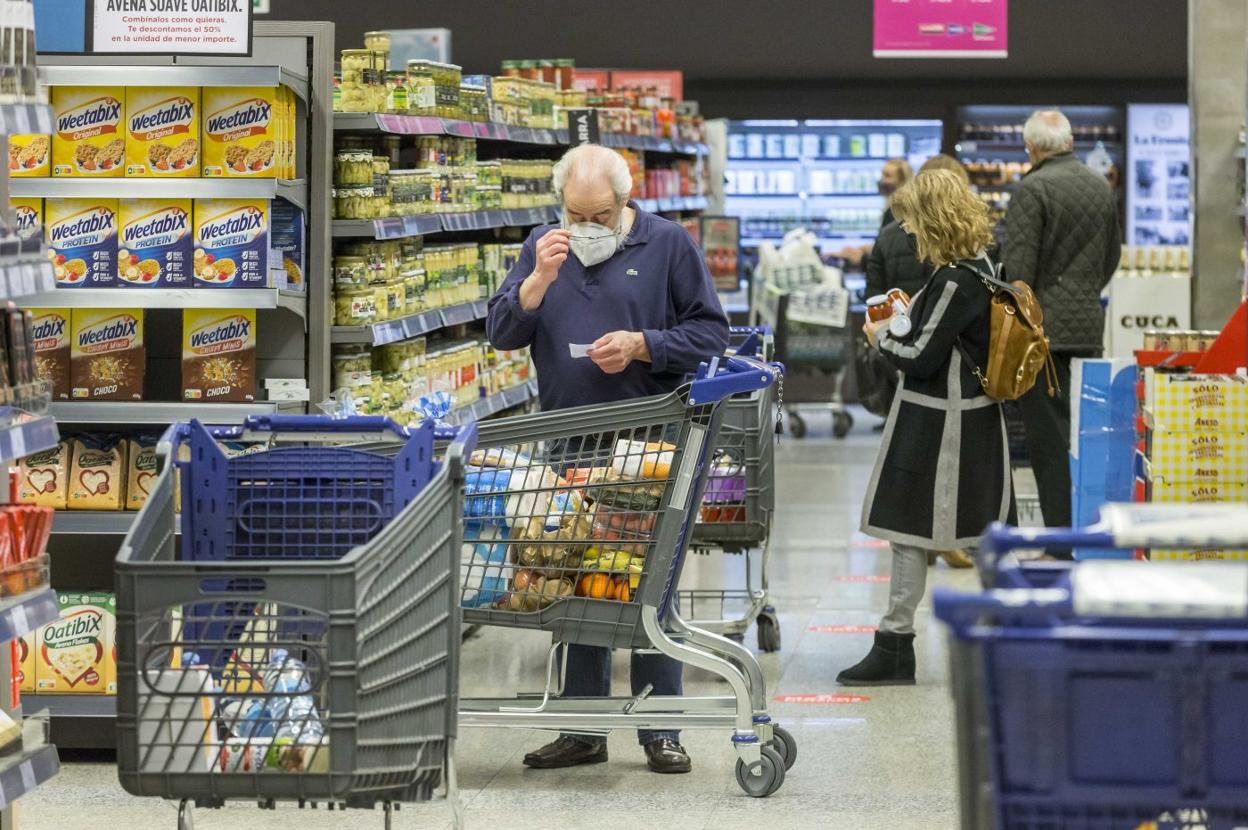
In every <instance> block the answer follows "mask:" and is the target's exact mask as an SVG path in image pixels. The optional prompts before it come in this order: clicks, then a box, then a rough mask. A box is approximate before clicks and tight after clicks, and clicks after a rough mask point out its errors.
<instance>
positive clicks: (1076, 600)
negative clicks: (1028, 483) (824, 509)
mask: <svg viewBox="0 0 1248 830" xmlns="http://www.w3.org/2000/svg"><path fill="white" fill-rule="evenodd" d="M1045 545H1058V546H1067V547H1069V546H1071V545H1076V546H1079V547H1100V548H1134V547H1147V546H1153V545H1157V546H1163V547H1167V548H1171V547H1173V548H1195V547H1241V548H1242V547H1245V546H1248V505H1243V504H1236V505H1203V504H1202V505H1189V504H1173V505H1109V506H1107V507H1105V508H1103V509H1102V513H1101V521H1100V522H1099V523H1098V524H1097V525H1095V526H1093V527H1090V528H1087V529H1081V530H1069V529H1066V530H1051V529H1050V530H1045V529H1013V528H1007V527H1004V526H1000V525H997V526H994V527H992V528H990V529H989V531H988V533H987V534H986V535H985V537H984V540H983V542H982V546H983V548H984V549H985V550H986V551H987V552H988V556H989V557H990V559H989V564H990V566H992V567H998V565H999V566H1000V568H1001V571H1002V576H1003V577H1004V576H1005V572H1006V571H1008V570H1015V571H1016V572H1015V573H1014V574H1013V575H1011V576H1010V577H1009V578H1008V579H1002V580H999V584H1001V583H1005V584H1014V585H1017V586H1025V587H1015V588H1003V589H996V590H993V591H988V592H986V593H983V594H962V593H957V592H955V591H952V590H950V589H947V588H937V589H936V591H935V594H934V606H935V612H936V615H937V616H938V617H939V618H941V619H942V620H944V621H945V622H946V623H948V624H949V626H950V628H951V630H952V637H951V644H952V661H953V672H952V675H953V680H954V697H955V701H956V711H957V724H958V756H959V765H960V777H961V786H960V795H961V806H962V827H963V828H964V830H988V828H998V830H1037V828H1054V830H1058V829H1059V828H1060V830H1084V829H1085V828H1086V829H1087V830H1092V829H1093V828H1094V829H1095V830H1120V829H1121V830H1138V828H1141V827H1145V828H1152V830H1170V828H1175V827H1176V823H1178V822H1181V823H1183V824H1191V825H1195V826H1201V827H1204V828H1206V830H1231V828H1233V827H1244V826H1248V761H1246V760H1245V759H1246V757H1248V755H1246V750H1245V747H1246V746H1248V564H1245V563H1238V562H1200V563H1181V562H1180V563H1144V562H1132V561H1124V560H1091V561H1087V562H1081V563H1079V564H1077V565H1074V566H1073V567H1072V566H1066V567H1065V568H1061V567H1055V566H1053V565H1052V564H1051V563H1050V565H1048V566H1045V567H1041V568H1027V569H1018V568H1016V567H1014V566H1011V565H1009V564H1008V563H1003V562H998V561H997V560H996V557H998V556H999V555H1000V554H1001V553H1003V552H1005V551H1009V550H1012V549H1017V548H1036V547H1043V546H1045Z"/></svg>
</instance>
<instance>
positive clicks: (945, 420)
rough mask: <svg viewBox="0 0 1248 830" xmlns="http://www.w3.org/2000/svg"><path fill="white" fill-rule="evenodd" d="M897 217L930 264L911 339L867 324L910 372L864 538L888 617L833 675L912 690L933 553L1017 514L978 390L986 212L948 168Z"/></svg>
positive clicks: (896, 406)
mask: <svg viewBox="0 0 1248 830" xmlns="http://www.w3.org/2000/svg"><path fill="white" fill-rule="evenodd" d="M892 205H893V211H894V213H895V214H896V216H897V221H898V222H899V223H900V224H901V225H902V227H903V228H904V229H905V230H906V231H907V233H910V234H912V235H913V236H914V239H915V247H916V251H917V253H918V257H919V259H920V260H922V261H924V262H927V263H929V264H930V265H931V267H932V274H931V276H930V277H928V279H927V282H926V283H925V284H924V286H923V288H922V290H921V291H920V292H919V293H918V294H916V295H915V296H914V298H913V300H912V302H911V304H910V318H911V322H912V326H911V330H910V334H908V335H906V336H905V337H894V336H893V335H892V334H890V333H889V332H888V323H887V321H883V322H880V323H871V322H868V323H867V325H866V326H865V327H864V331H865V333H866V335H867V339H868V341H870V342H871V344H872V345H873V346H874V347H875V348H877V349H879V351H880V353H881V354H882V355H883V356H884V357H885V358H886V359H887V360H888V361H889V362H890V363H891V364H892V365H893V366H895V367H896V368H897V369H898V370H900V371H901V373H902V375H903V379H902V385H901V390H900V391H899V392H898V393H897V395H896V396H895V397H894V398H893V406H892V410H891V412H890V413H889V418H888V425H887V427H886V428H885V431H884V441H883V444H882V446H881V447H880V454H879V457H878V458H877V460H876V464H875V471H874V472H873V473H872V475H871V482H870V484H869V485H868V488H867V497H866V501H865V502H864V504H863V509H862V525H861V527H862V530H863V532H864V533H867V534H870V535H872V536H876V537H878V538H880V539H885V540H887V541H888V542H890V543H891V545H892V552H893V572H892V581H891V585H890V589H889V608H888V613H887V614H885V615H884V618H883V619H882V620H881V621H880V626H879V631H878V632H877V633H876V635H875V644H874V646H873V647H872V649H871V652H870V653H869V654H868V655H867V656H866V658H865V659H863V660H862V661H861V662H859V663H858V664H857V665H855V666H853V667H852V668H849V669H846V670H845V671H843V672H841V673H840V674H839V675H838V676H837V681H838V682H839V683H842V684H844V685H847V686H884V685H910V684H913V683H914V682H915V679H914V676H915V660H914V613H915V609H917V608H918V605H919V601H920V600H921V599H922V598H923V593H924V591H925V589H926V583H927V557H928V553H929V552H930V551H942V550H951V549H954V548H963V547H968V546H971V545H973V544H974V543H975V542H976V541H977V540H978V538H979V534H980V533H981V531H983V529H984V526H985V525H987V524H988V523H989V522H992V521H994V520H1002V521H1007V520H1011V519H1012V518H1013V514H1014V500H1013V488H1012V487H1011V482H1010V476H1009V469H1010V468H1009V449H1008V445H1007V443H1006V437H1005V420H1004V418H1003V417H1002V414H1001V406H1000V404H998V403H997V402H996V401H994V400H992V399H991V398H989V397H988V396H986V395H985V394H984V393H983V390H982V389H981V388H980V385H979V382H978V381H977V380H976V378H975V373H974V369H973V367H972V365H971V363H972V362H974V363H975V364H976V365H978V366H983V365H985V364H986V363H987V360H988V322H989V308H988V306H989V299H990V298H991V292H990V289H989V287H988V285H987V283H986V282H985V280H987V279H989V278H994V277H995V275H996V269H995V268H994V266H993V263H992V261H991V260H990V259H989V258H988V255H987V254H986V253H985V249H986V248H987V247H988V245H989V244H991V242H992V229H991V224H990V222H989V220H988V211H987V208H986V207H985V206H984V204H983V202H981V201H980V200H979V199H978V198H976V197H975V196H974V194H972V193H971V192H970V191H969V190H968V189H967V187H966V183H965V182H964V181H962V179H960V178H959V177H958V176H957V175H955V174H954V173H952V172H949V171H947V170H931V171H925V172H921V173H920V174H919V175H918V176H917V177H916V178H915V179H914V180H913V181H912V182H911V183H910V184H908V185H906V186H905V187H902V188H901V189H899V190H898V191H897V193H896V194H895V195H894V196H893V201H892Z"/></svg>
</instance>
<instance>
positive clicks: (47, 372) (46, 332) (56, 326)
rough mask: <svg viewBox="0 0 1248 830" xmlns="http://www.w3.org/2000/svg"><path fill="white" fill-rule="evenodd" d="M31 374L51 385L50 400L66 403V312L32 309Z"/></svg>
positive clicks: (63, 309)
mask: <svg viewBox="0 0 1248 830" xmlns="http://www.w3.org/2000/svg"><path fill="white" fill-rule="evenodd" d="M30 313H31V315H32V317H33V323H34V325H33V331H34V335H35V373H36V375H37V376H38V378H39V380H46V381H48V382H49V383H50V384H52V398H53V399H54V400H58V401H67V400H69V315H70V311H69V309H68V308H32V309H31V310H30Z"/></svg>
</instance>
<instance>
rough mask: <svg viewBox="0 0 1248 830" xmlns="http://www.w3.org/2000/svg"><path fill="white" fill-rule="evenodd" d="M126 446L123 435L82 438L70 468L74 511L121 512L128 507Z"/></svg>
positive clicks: (71, 507)
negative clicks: (126, 501) (126, 500)
mask: <svg viewBox="0 0 1248 830" xmlns="http://www.w3.org/2000/svg"><path fill="white" fill-rule="evenodd" d="M126 446H127V442H126V441H124V440H123V439H122V438H121V436H119V435H79V436H78V437H77V438H75V439H74V442H73V447H74V454H73V462H72V464H71V465H70V468H69V509H70V510H120V509H121V508H122V506H123V505H124V504H125V493H126V478H127V474H126V473H127V470H126Z"/></svg>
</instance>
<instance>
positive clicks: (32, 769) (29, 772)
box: [0, 744, 61, 809]
mask: <svg viewBox="0 0 1248 830" xmlns="http://www.w3.org/2000/svg"><path fill="white" fill-rule="evenodd" d="M60 771H61V760H60V758H59V757H58V756H57V754H56V747H55V746H52V745H51V744H46V745H44V746H41V747H39V748H38V749H35V750H32V751H31V752H29V753H24V754H23V755H21V756H20V760H16V761H15V762H14V763H12V764H10V765H9V766H7V767H3V768H0V809H3V808H5V807H8V806H9V805H11V804H12V803H13V802H14V801H17V800H18V799H19V798H21V797H22V796H24V795H26V794H28V793H30V792H32V791H33V790H35V789H37V788H38V787H39V785H41V784H43V783H44V782H45V781H48V780H49V779H51V778H54V777H55V776H56V774H57V773H58V772H60Z"/></svg>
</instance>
